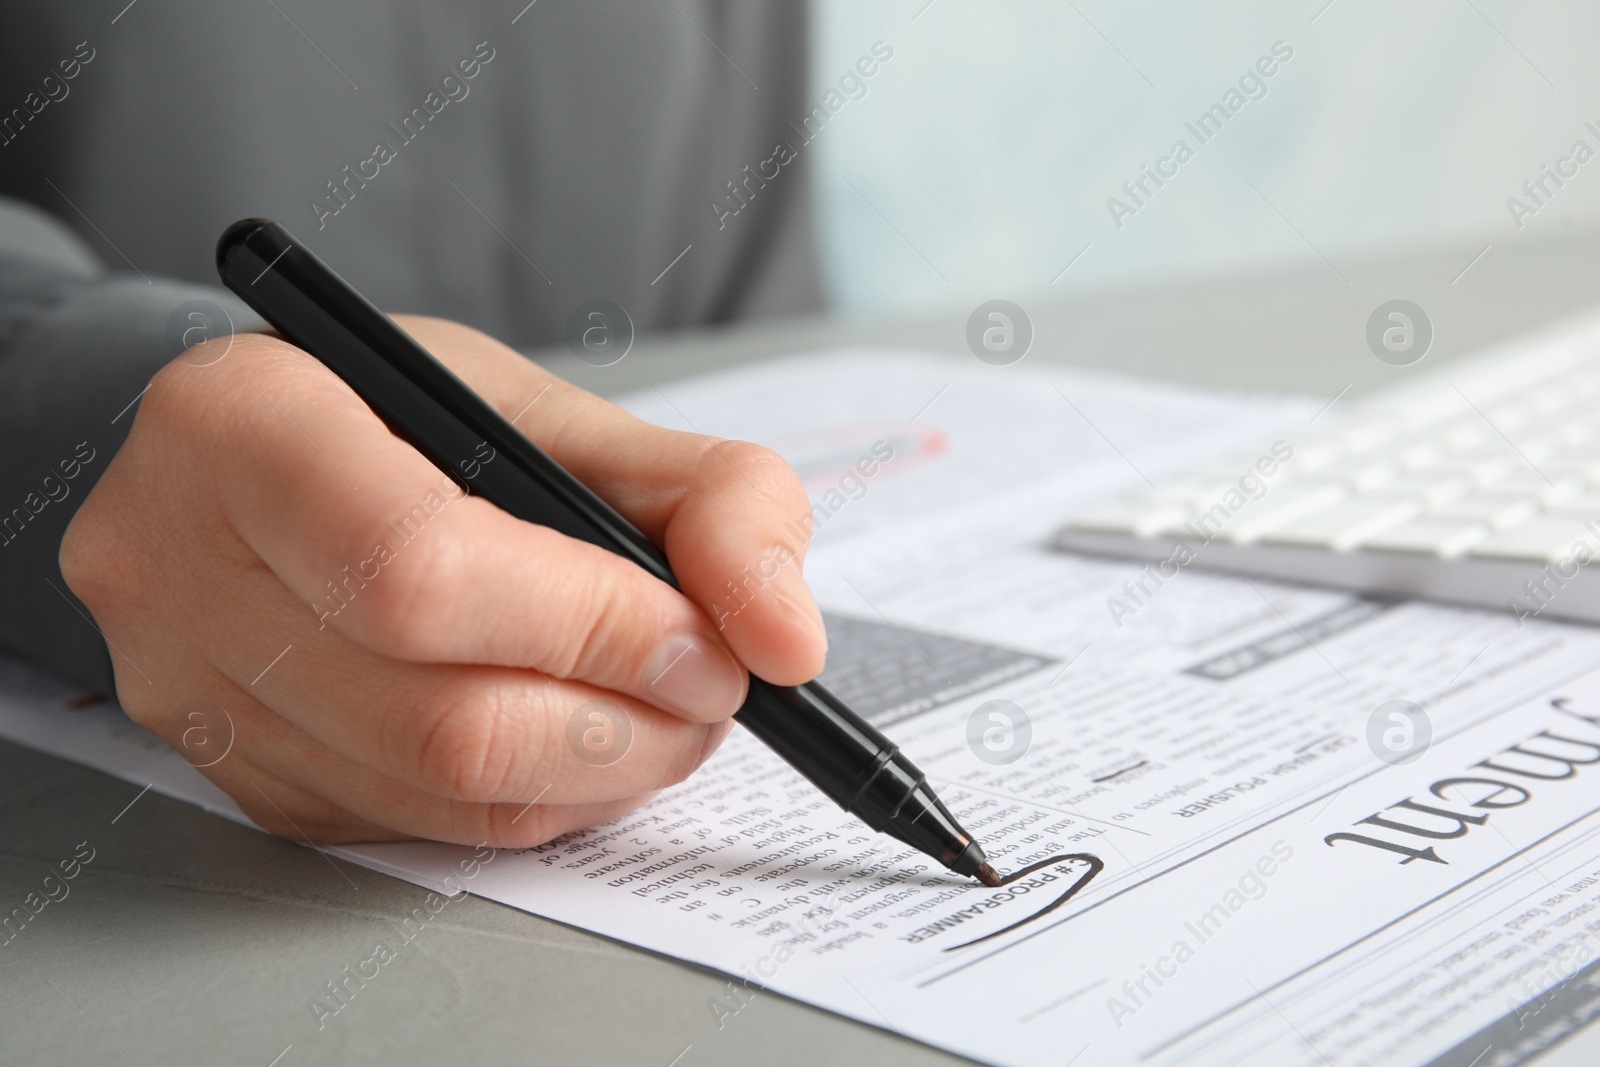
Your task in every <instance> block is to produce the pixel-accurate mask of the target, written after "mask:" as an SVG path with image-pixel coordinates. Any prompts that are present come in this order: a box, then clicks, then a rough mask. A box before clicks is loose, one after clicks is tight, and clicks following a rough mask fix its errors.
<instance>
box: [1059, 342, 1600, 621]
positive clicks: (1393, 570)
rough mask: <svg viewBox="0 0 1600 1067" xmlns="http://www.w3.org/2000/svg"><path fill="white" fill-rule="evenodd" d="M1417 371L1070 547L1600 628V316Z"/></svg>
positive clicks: (1156, 498) (1134, 500)
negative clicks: (1432, 600)
mask: <svg viewBox="0 0 1600 1067" xmlns="http://www.w3.org/2000/svg"><path fill="white" fill-rule="evenodd" d="M1407 373H1410V374H1412V375H1414V376H1413V377H1411V378H1410V380H1409V381H1407V382H1406V383H1404V384H1402V385H1399V386H1395V387H1391V388H1389V389H1387V390H1384V391H1382V392H1379V393H1376V394H1373V395H1372V396H1371V397H1369V398H1367V399H1365V400H1362V401H1359V402H1357V403H1353V404H1351V405H1350V407H1349V409H1348V411H1347V412H1346V413H1345V414H1344V415H1343V416H1339V415H1338V413H1337V412H1338V409H1337V407H1335V408H1334V409H1333V410H1332V411H1329V412H1327V413H1325V414H1322V415H1319V416H1318V417H1317V418H1316V419H1315V420H1314V421H1313V422H1311V423H1310V424H1308V425H1307V426H1306V427H1305V428H1304V429H1303V430H1298V431H1296V430H1291V431H1288V432H1286V433H1285V434H1284V435H1283V440H1282V441H1280V442H1278V443H1276V444H1274V445H1272V446H1270V447H1267V448H1263V449H1262V450H1260V451H1259V452H1257V453H1254V454H1250V455H1242V456H1239V457H1237V458H1236V459H1235V460H1233V461H1231V462H1228V463H1223V464H1220V465H1217V466H1215V467H1211V468H1208V469H1206V470H1204V471H1201V472H1199V473H1197V474H1194V475H1191V476H1188V477H1184V478H1182V479H1181V480H1178V481H1175V482H1173V483H1172V484H1169V485H1163V486H1158V487H1157V488H1155V489H1153V490H1146V491H1143V492H1140V493H1138V494H1137V495H1135V496H1132V497H1129V498H1127V499H1123V500H1117V501H1114V502H1112V503H1110V504H1107V505H1105V506H1103V507H1099V508H1096V509H1095V510H1092V511H1089V512H1087V513H1085V514H1082V515H1079V516H1077V517H1075V518H1074V519H1073V520H1072V521H1071V522H1070V523H1069V524H1068V525H1067V526H1066V527H1065V528H1064V529H1063V530H1061V531H1060V533H1059V534H1058V535H1057V537H1056V541H1055V544H1056V547H1058V548H1062V549H1066V550H1070V551H1075V552H1085V553H1091V554H1096V555H1109V556H1115V557H1123V558H1130V559H1134V560H1143V561H1146V562H1147V563H1149V564H1150V565H1151V568H1150V569H1151V571H1152V574H1153V578H1152V579H1151V580H1152V581H1153V580H1155V579H1161V580H1163V581H1164V580H1167V579H1170V578H1171V577H1173V576H1174V575H1176V574H1177V573H1178V572H1180V571H1181V570H1183V569H1185V568H1187V567H1189V566H1193V567H1195V568H1200V569H1206V570H1213V571H1221V572H1225V573H1235V574H1246V575H1259V576H1262V577H1267V578H1276V579H1285V580H1289V581H1294V582H1303V583H1307V584H1312V585H1323V586H1331V587H1334V588H1340V589H1349V590H1357V591H1360V592H1363V593H1375V594H1388V595H1394V596H1403V597H1423V598H1428V599H1434V600H1442V601H1448V602H1452V603H1459V604H1469V605H1477V606H1482V607H1490V608H1496V609H1499V610H1502V611H1510V612H1512V613H1514V614H1515V615H1516V616H1517V617H1518V618H1519V620H1522V619H1527V618H1531V617H1535V616H1536V617H1539V618H1560V619H1570V620H1578V621H1583V622H1600V316H1589V317H1586V318H1584V319H1581V320H1578V321H1576V322H1573V323H1569V324H1566V325H1564V326H1561V327H1558V328H1557V329H1555V330H1552V331H1550V332H1547V333H1544V334H1541V335H1539V336H1537V337H1533V338H1530V339H1526V340H1522V341H1518V342H1515V343H1512V344H1508V345H1502V346H1499V347H1497V348H1496V349H1493V350H1491V351H1489V352H1486V353H1483V354H1482V355H1479V356H1476V357H1472V358H1469V359H1462V360H1456V361H1453V362H1451V363H1449V364H1448V365H1443V366H1441V367H1439V368H1437V369H1436V370H1433V371H1431V372H1428V373H1425V374H1422V375H1416V374H1415V371H1411V372H1407ZM1146 586H1147V588H1151V589H1153V588H1154V587H1153V586H1150V584H1149V582H1148V581H1147V583H1146Z"/></svg>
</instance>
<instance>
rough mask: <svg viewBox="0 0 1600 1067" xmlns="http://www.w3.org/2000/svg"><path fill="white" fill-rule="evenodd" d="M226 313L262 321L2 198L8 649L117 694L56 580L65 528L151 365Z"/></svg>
mask: <svg viewBox="0 0 1600 1067" xmlns="http://www.w3.org/2000/svg"><path fill="white" fill-rule="evenodd" d="M213 309H221V310H222V311H223V312H224V314H223V315H222V316H221V317H220V318H219V317H218V316H217V315H216V313H215V310H213ZM229 319H231V321H232V322H233V323H234V324H235V325H236V326H237V328H238V329H241V330H244V329H253V328H257V327H258V326H259V319H257V318H256V317H255V316H254V315H253V314H252V313H251V312H250V311H249V310H248V309H246V308H245V307H244V305H243V304H241V303H240V302H239V301H238V300H237V299H235V298H234V297H233V296H232V295H231V294H229V293H227V292H226V291H225V290H222V289H220V288H209V287H206V286H199V285H192V284H185V283H178V282H168V281H162V280H160V279H156V278H151V279H146V278H144V277H142V276H141V275H139V274H137V273H131V274H123V273H112V272H108V271H107V270H106V269H105V268H104V267H103V266H102V265H101V264H100V263H99V262H97V261H96V259H95V257H94V255H93V254H92V253H90V252H89V250H88V249H87V248H86V247H85V246H84V245H83V244H82V242H81V241H79V239H78V238H77V237H76V236H75V235H73V233H72V232H71V231H70V230H68V229H67V228H66V227H65V226H63V225H62V224H60V223H59V222H57V221H56V220H54V219H52V218H51V217H50V216H48V215H47V214H45V213H44V212H42V211H40V210H38V209H37V208H33V207H30V206H28V205H25V204H23V203H21V202H19V201H16V200H8V199H5V198H0V606H3V607H0V645H3V646H4V647H5V649H6V650H7V651H9V652H12V653H13V654H19V655H21V656H22V657H24V658H26V659H29V660H32V661H33V662H35V663H39V664H41V665H43V666H45V667H47V668H49V669H51V670H52V671H54V672H55V673H56V674H58V675H60V676H61V677H63V678H65V679H67V680H68V681H72V682H75V683H77V684H80V685H83V686H86V687H88V688H90V689H93V690H96V691H98V692H101V693H105V694H107V695H110V694H112V693H114V692H115V688H114V683H113V681H112V673H111V660H110V658H109V655H108V652H107V649H106V645H105V641H104V640H103V639H102V638H101V636H100V633H99V631H98V629H97V628H96V626H95V624H94V622H93V620H92V619H91V617H90V616H89V614H88V612H87V611H85V610H84V608H83V605H82V604H80V603H78V601H77V599H76V598H75V597H73V596H72V594H71V593H70V591H68V589H67V587H66V583H65V582H63V581H62V580H61V568H60V565H59V563H58V562H57V554H58V550H59V548H60V544H61V536H62V534H63V533H64V532H65V531H66V528H67V524H68V523H69V522H70V521H71V519H72V516H73V514H74V512H76V510H77V508H78V505H79V504H81V503H82V502H83V499H84V497H86V496H87V495H88V493H89V491H90V490H91V489H93V488H94V484H95V482H96V481H97V480H98V479H99V477H100V475H101V473H102V472H103V471H104V470H105V469H106V466H107V465H108V464H109V463H110V462H111V458H112V457H113V456H114V455H116V452H117V449H118V448H119V447H121V445H122V441H123V438H124V437H125V436H126V435H127V432H128V427H129V424H130V423H132V421H133V418H134V415H135V413H136V411H137V407H138V405H137V399H138V397H139V396H140V395H141V394H142V392H143V390H144V388H145V386H146V385H148V384H149V381H150V378H151V376H152V375H153V374H155V372H156V371H157V370H159V369H160V368H161V367H162V366H163V365H164V364H166V363H167V362H169V361H170V360H171V359H173V357H175V356H176V355H177V354H178V353H179V352H180V351H182V350H183V348H184V347H185V341H186V340H188V341H193V340H198V339H199V334H198V333H196V332H194V331H197V330H212V331H215V330H216V328H217V324H218V323H225V322H226V321H227V320H229ZM186 329H188V330H190V331H191V332H190V335H189V337H188V338H185V337H184V332H185V330H186Z"/></svg>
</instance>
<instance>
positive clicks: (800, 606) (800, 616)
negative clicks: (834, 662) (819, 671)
mask: <svg viewBox="0 0 1600 1067" xmlns="http://www.w3.org/2000/svg"><path fill="white" fill-rule="evenodd" d="M772 595H773V596H774V597H776V598H777V600H778V603H780V604H782V605H783V607H784V610H785V611H787V612H788V613H789V614H790V615H791V616H793V617H794V618H795V619H796V620H797V621H798V622H799V623H800V625H802V626H804V627H805V628H806V629H807V630H809V631H810V632H811V634H812V635H813V636H815V637H816V639H817V640H818V641H820V642H821V643H822V650H823V651H824V652H826V651H827V650H828V631H827V629H826V628H825V627H824V626H823V625H822V612H821V611H820V610H818V608H817V602H816V601H815V600H813V599H812V598H811V591H810V590H809V589H807V588H806V580H805V579H804V578H802V577H801V576H800V569H799V568H798V567H794V566H791V565H786V566H784V567H783V568H782V569H780V570H779V571H778V576H777V577H776V578H774V579H773V580H772Z"/></svg>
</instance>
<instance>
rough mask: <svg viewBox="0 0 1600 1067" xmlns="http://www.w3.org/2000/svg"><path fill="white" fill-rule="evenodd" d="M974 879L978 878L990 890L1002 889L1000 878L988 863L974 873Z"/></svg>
mask: <svg viewBox="0 0 1600 1067" xmlns="http://www.w3.org/2000/svg"><path fill="white" fill-rule="evenodd" d="M972 877H974V878H976V879H977V880H978V881H980V882H982V883H983V884H984V885H986V886H988V887H989V888H990V889H999V888H1000V876H999V875H998V874H996V873H995V869H994V868H993V867H991V866H989V865H988V864H987V863H985V864H983V865H982V866H981V867H979V868H978V869H977V870H976V871H974V872H973V873H972Z"/></svg>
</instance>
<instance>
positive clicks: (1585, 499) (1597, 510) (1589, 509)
mask: <svg viewBox="0 0 1600 1067" xmlns="http://www.w3.org/2000/svg"><path fill="white" fill-rule="evenodd" d="M1544 510H1545V511H1548V512H1552V513H1554V514H1557V515H1575V516H1578V517H1579V518H1583V519H1597V520H1600V492H1595V491H1594V490H1593V489H1588V490H1585V491H1583V492H1581V493H1573V494H1571V495H1570V496H1564V497H1561V498H1559V499H1556V500H1551V501H1549V502H1547V503H1546V504H1545V506H1544Z"/></svg>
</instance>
